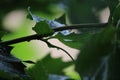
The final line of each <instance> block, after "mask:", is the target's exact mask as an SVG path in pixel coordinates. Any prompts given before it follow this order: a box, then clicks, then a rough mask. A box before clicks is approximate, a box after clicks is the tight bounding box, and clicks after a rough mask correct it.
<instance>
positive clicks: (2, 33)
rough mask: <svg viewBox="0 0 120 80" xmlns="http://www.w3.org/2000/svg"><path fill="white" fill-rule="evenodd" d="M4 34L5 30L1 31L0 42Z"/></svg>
mask: <svg viewBox="0 0 120 80" xmlns="http://www.w3.org/2000/svg"><path fill="white" fill-rule="evenodd" d="M4 34H5V32H3V31H0V42H1V38H2V37H3V35H4Z"/></svg>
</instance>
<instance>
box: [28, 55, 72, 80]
mask: <svg viewBox="0 0 120 80" xmlns="http://www.w3.org/2000/svg"><path fill="white" fill-rule="evenodd" d="M72 64H73V63H72V62H63V61H62V60H61V58H52V57H51V56H50V54H48V55H47V56H46V57H44V58H43V59H42V60H39V61H37V62H36V64H35V65H34V66H33V67H31V68H29V69H28V74H29V75H30V76H31V78H32V80H48V77H49V76H50V75H64V72H63V69H64V68H66V67H68V66H70V65H72Z"/></svg>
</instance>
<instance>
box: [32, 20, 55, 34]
mask: <svg viewBox="0 0 120 80" xmlns="http://www.w3.org/2000/svg"><path fill="white" fill-rule="evenodd" d="M33 30H34V31H35V32H36V33H37V34H50V35H51V34H53V33H54V31H53V29H51V28H50V26H49V25H48V24H47V23H46V21H40V22H38V23H36V25H35V27H33Z"/></svg>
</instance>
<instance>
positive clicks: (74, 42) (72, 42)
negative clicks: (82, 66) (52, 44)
mask: <svg viewBox="0 0 120 80" xmlns="http://www.w3.org/2000/svg"><path fill="white" fill-rule="evenodd" d="M91 35H92V33H80V34H76V33H71V34H70V35H66V36H64V35H62V34H61V33H59V34H57V35H56V36H55V38H57V39H59V40H60V41H61V42H62V43H64V44H65V45H67V46H69V47H71V48H75V49H80V48H81V47H82V45H83V44H84V42H85V41H86V40H88V39H89V37H90V36H91Z"/></svg>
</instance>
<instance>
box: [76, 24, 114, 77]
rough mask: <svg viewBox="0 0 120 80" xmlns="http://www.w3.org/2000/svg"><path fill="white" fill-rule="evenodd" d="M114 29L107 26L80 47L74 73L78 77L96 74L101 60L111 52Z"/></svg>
mask: <svg viewBox="0 0 120 80" xmlns="http://www.w3.org/2000/svg"><path fill="white" fill-rule="evenodd" d="M115 33H116V29H115V27H113V26H108V27H106V28H105V29H103V30H102V31H101V32H99V33H96V34H94V35H93V36H92V37H91V39H90V40H88V41H87V42H86V44H85V45H84V46H83V47H82V49H81V52H80V54H79V55H78V57H77V60H76V71H78V72H79V74H80V75H82V77H83V75H86V76H92V74H95V73H96V72H97V69H98V68H99V66H100V64H101V62H102V59H103V58H104V57H105V56H107V55H108V54H109V53H111V52H112V51H113V44H112V43H113V40H114V36H115Z"/></svg>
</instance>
